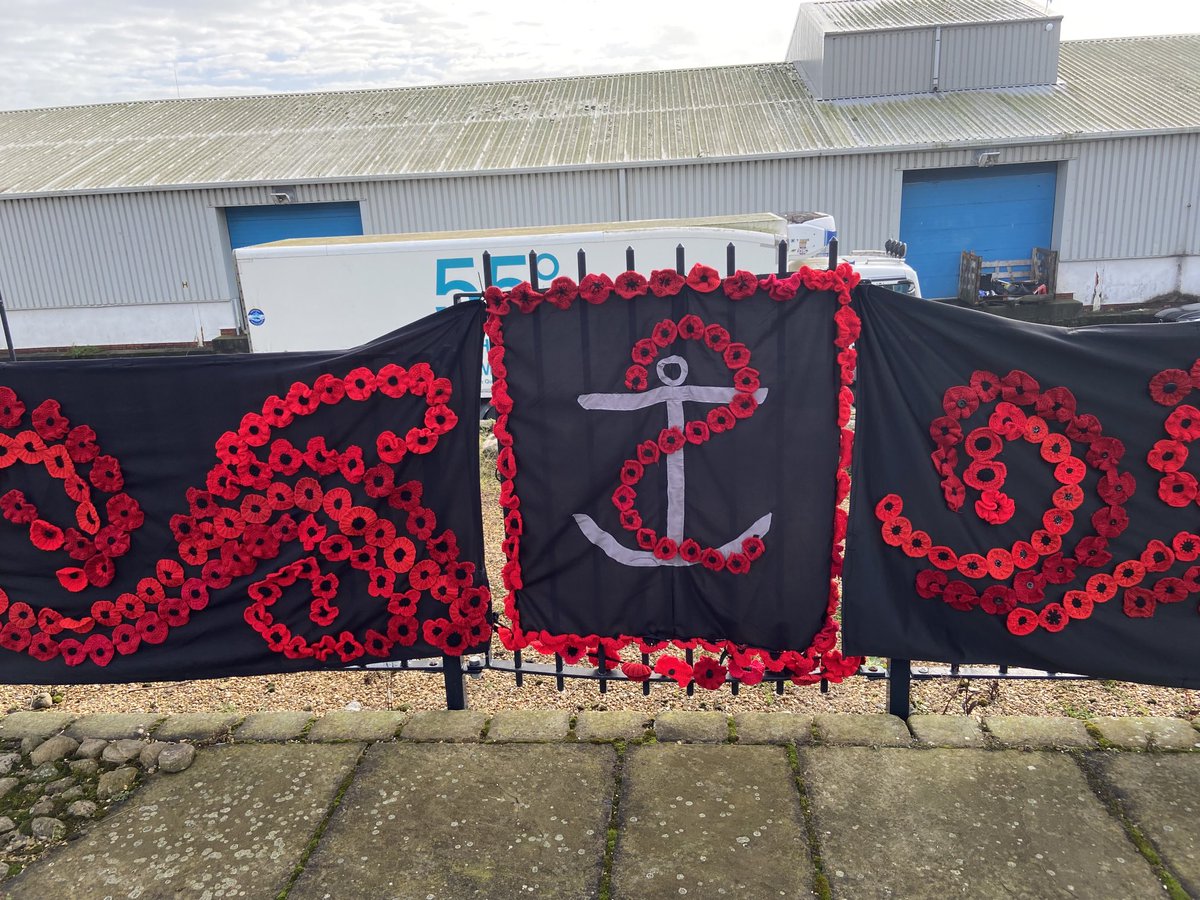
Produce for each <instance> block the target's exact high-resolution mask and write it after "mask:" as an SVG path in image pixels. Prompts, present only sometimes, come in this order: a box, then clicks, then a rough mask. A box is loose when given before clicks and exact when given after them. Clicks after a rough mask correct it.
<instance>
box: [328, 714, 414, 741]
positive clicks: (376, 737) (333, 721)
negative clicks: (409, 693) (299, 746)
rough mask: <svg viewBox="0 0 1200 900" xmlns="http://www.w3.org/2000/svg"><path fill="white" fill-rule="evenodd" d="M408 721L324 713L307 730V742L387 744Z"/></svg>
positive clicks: (385, 716)
mask: <svg viewBox="0 0 1200 900" xmlns="http://www.w3.org/2000/svg"><path fill="white" fill-rule="evenodd" d="M407 718H408V714H407V713H402V712H391V711H367V712H351V711H350V710H338V711H337V712H331V713H326V714H325V715H323V716H322V717H321V718H319V719H317V721H316V722H314V723H313V727H312V728H310V729H309V730H308V739H309V740H310V741H321V742H328V741H390V740H391V739H392V738H394V737H395V736H396V732H397V731H399V730H400V726H401V725H403V724H404V721H405V719H407Z"/></svg>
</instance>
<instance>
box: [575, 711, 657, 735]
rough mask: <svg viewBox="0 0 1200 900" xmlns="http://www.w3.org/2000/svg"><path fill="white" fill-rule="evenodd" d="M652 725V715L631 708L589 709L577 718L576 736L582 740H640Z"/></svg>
mask: <svg viewBox="0 0 1200 900" xmlns="http://www.w3.org/2000/svg"><path fill="white" fill-rule="evenodd" d="M649 727H650V716H648V715H646V714H645V713H640V712H635V711H634V710H631V709H607V710H599V709H589V710H586V711H584V712H581V713H580V714H579V715H578V716H577V717H576V719H575V737H576V738H577V739H579V740H581V741H618V740H620V741H640V740H641V739H642V738H644V737H645V736H646V729H648V728H649Z"/></svg>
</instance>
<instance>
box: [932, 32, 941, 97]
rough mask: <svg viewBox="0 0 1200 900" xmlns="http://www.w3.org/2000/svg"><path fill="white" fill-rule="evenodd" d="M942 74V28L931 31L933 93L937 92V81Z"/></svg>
mask: <svg viewBox="0 0 1200 900" xmlns="http://www.w3.org/2000/svg"><path fill="white" fill-rule="evenodd" d="M941 74H942V26H941V25H938V26H937V27H936V28H935V29H934V31H933V92H934V93H935V94H936V93H937V92H938V89H939V88H938V80H939V79H940V77H941Z"/></svg>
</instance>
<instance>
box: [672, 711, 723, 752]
mask: <svg viewBox="0 0 1200 900" xmlns="http://www.w3.org/2000/svg"><path fill="white" fill-rule="evenodd" d="M654 735H655V737H657V738H658V739H659V740H660V741H686V742H691V743H704V744H724V743H725V742H726V741H728V740H729V716H727V715H725V713H723V712H689V711H685V710H676V709H672V710H667V711H666V712H662V713H659V714H658V715H657V716H656V717H655V719H654Z"/></svg>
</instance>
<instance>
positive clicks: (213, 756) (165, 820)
mask: <svg viewBox="0 0 1200 900" xmlns="http://www.w3.org/2000/svg"><path fill="white" fill-rule="evenodd" d="M361 750H362V745H361V744H349V745H339V746H320V747H313V746H305V745H300V744H282V745H265V744H259V745H253V746H250V745H237V746H224V747H210V748H208V749H206V750H203V751H201V753H200V754H198V756H197V758H196V762H195V764H194V765H193V766H192V767H191V768H190V769H188V770H187V772H185V773H183V774H180V775H172V776H167V777H163V776H156V777H153V778H151V779H150V780H149V781H148V782H147V784H146V785H145V786H143V787H142V788H141V789H140V790H139V791H138V792H137V793H135V794H134V795H133V797H132V798H130V800H128V801H127V802H126V803H125V804H124V805H123V806H122V807H121V808H120V809H119V810H118V811H116V812H115V813H112V814H110V815H109V816H108V817H106V818H105V819H103V820H102V821H100V822H98V823H96V824H94V825H93V826H91V827H90V828H89V829H88V830H87V831H85V832H84V833H83V835H82V836H81V837H80V838H79V839H78V840H76V841H73V842H71V843H69V844H67V845H65V846H63V847H60V848H58V849H57V850H52V851H51V852H50V853H49V854H47V855H46V856H45V857H44V858H42V859H41V860H38V861H37V862H35V863H33V864H32V865H31V866H30V867H29V868H28V869H26V870H25V871H24V872H22V873H21V874H20V875H19V876H17V878H15V879H13V880H11V881H7V882H5V883H4V884H3V885H2V886H0V894H2V896H4V897H11V898H28V897H114V898H115V897H143V898H145V897H201V896H210V897H216V896H225V897H232V896H241V897H274V896H276V895H277V894H278V893H279V892H280V891H281V890H282V889H283V888H284V887H285V886H286V885H287V882H288V879H289V878H290V877H291V874H292V872H293V871H294V869H295V867H296V865H297V864H298V863H299V862H300V860H301V859H302V858H303V855H304V851H305V849H306V847H307V845H308V842H309V841H310V840H311V839H312V836H313V834H314V833H315V832H316V829H317V826H318V825H319V824H320V823H321V821H322V820H323V819H324V817H325V815H326V813H327V812H328V810H329V807H330V806H331V805H332V803H333V800H334V797H335V796H336V795H337V791H338V788H339V787H340V786H341V784H342V782H343V781H344V780H345V778H346V776H347V774H349V773H350V771H351V770H352V769H353V767H354V764H355V761H356V760H357V759H358V757H359V754H360V752H361Z"/></svg>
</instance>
